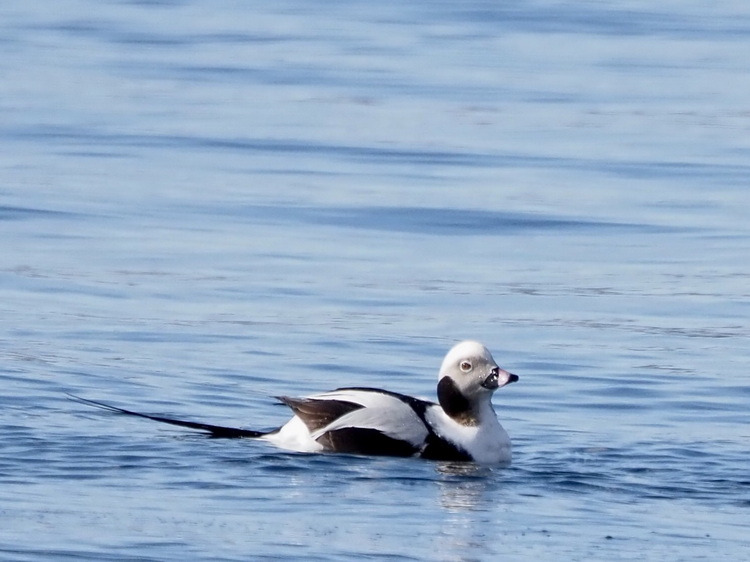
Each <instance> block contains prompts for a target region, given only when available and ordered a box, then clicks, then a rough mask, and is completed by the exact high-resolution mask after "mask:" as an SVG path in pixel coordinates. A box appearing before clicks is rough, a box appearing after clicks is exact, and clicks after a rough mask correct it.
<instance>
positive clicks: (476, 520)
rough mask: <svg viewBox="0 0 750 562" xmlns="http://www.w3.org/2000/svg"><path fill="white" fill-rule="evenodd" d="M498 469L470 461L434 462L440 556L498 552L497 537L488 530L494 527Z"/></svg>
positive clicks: (463, 556) (482, 554)
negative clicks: (441, 515)
mask: <svg viewBox="0 0 750 562" xmlns="http://www.w3.org/2000/svg"><path fill="white" fill-rule="evenodd" d="M498 470H499V469H494V468H489V467H483V466H478V465H476V464H473V463H439V464H437V465H436V472H437V473H438V478H437V483H438V487H439V490H440V498H439V501H440V507H441V508H442V510H443V514H444V517H443V520H442V525H441V527H442V528H441V529H440V535H439V536H440V543H441V551H442V554H443V555H442V557H441V559H443V560H464V559H465V556H466V553H467V552H473V553H475V554H477V555H478V556H479V557H480V558H483V557H485V556H488V557H489V556H491V555H492V554H493V553H496V552H497V551H496V549H495V546H496V540H497V537H495V536H490V534H488V530H491V529H495V528H496V521H494V520H495V518H496V516H497V505H496V503H497V491H498V486H499V479H498V472H497V471H498ZM492 534H493V535H494V533H492ZM493 545H494V546H493Z"/></svg>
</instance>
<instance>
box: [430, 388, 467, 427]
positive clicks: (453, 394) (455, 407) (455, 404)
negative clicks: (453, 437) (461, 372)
mask: <svg viewBox="0 0 750 562" xmlns="http://www.w3.org/2000/svg"><path fill="white" fill-rule="evenodd" d="M437 395H438V402H440V405H441V406H442V407H443V410H445V413H446V414H448V415H449V416H450V417H452V418H453V419H454V420H456V421H457V422H458V423H461V424H463V425H476V419H475V418H474V415H473V412H472V411H471V404H470V403H469V401H468V400H467V399H466V397H465V396H464V395H463V394H461V391H460V390H459V389H458V387H457V386H456V383H455V382H453V379H452V378H450V377H443V378H442V379H440V382H439V383H438V387H437Z"/></svg>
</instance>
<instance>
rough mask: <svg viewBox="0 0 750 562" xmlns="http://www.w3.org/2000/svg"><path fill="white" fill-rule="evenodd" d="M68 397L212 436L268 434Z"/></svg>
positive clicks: (70, 395)
mask: <svg viewBox="0 0 750 562" xmlns="http://www.w3.org/2000/svg"><path fill="white" fill-rule="evenodd" d="M68 398H70V399H71V400H75V401H76V402H79V403H81V404H86V405H87V406H93V407H94V408H101V409H102V410H109V411H110V412H116V413H118V414H126V415H128V416H136V417H139V418H146V419H149V420H153V421H157V422H161V423H169V424H172V425H179V426H182V427H189V428H190V429H198V430H200V431H207V432H209V433H210V434H211V437H224V438H230V439H237V438H240V437H250V438H252V437H262V436H263V435H266V432H265V431H254V430H252V429H239V428H235V427H224V426H221V425H211V424H209V423H199V422H192V421H185V420H176V419H173V418H165V417H163V416H152V415H151V414H141V413H140V412H133V411H132V410H126V409H124V408H118V407H116V406H110V405H109V404H104V403H103V402H95V401H94V400H88V399H86V398H81V397H80V396H75V395H74V394H68Z"/></svg>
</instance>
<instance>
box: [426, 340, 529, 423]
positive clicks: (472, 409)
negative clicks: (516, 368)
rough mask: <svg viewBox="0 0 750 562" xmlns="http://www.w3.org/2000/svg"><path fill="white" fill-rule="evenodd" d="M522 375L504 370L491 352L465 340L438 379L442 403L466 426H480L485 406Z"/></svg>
mask: <svg viewBox="0 0 750 562" xmlns="http://www.w3.org/2000/svg"><path fill="white" fill-rule="evenodd" d="M517 380H518V376H517V375H514V374H513V373H509V372H508V371H506V370H504V369H501V368H500V367H499V366H498V364H497V363H496V362H495V359H493V357H492V354H491V353H490V351H489V349H487V348H486V347H485V346H484V345H482V344H481V343H479V342H475V341H463V342H461V343H459V344H457V345H455V346H454V347H453V349H451V350H450V351H449V352H448V354H447V355H446V356H445V359H443V364H442V365H441V367H440V375H439V377H438V389H437V394H438V401H439V402H440V405H441V406H442V407H443V410H445V412H446V413H447V414H448V415H449V416H450V417H452V418H453V419H454V420H456V421H458V422H459V423H462V424H463V425H476V424H477V423H479V418H480V416H481V411H482V408H483V406H489V407H490V408H491V404H490V397H491V396H492V393H493V392H495V391H496V390H497V389H498V388H500V387H501V386H505V385H506V384H510V383H512V382H516V381H517Z"/></svg>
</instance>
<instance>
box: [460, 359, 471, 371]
mask: <svg viewBox="0 0 750 562" xmlns="http://www.w3.org/2000/svg"><path fill="white" fill-rule="evenodd" d="M459 367H461V370H462V371H463V372H464V373H468V372H469V371H471V363H470V362H468V361H461V364H460V365H459Z"/></svg>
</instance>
